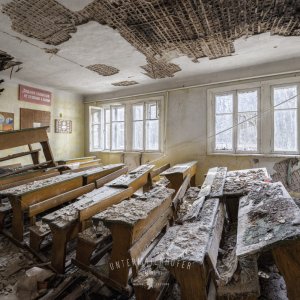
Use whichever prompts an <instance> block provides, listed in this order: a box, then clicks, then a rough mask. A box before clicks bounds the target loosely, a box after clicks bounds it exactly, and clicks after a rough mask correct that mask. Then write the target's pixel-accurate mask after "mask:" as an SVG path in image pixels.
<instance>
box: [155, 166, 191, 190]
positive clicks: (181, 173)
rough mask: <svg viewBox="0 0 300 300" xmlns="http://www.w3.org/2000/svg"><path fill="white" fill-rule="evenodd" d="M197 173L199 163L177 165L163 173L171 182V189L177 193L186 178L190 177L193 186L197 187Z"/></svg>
mask: <svg viewBox="0 0 300 300" xmlns="http://www.w3.org/2000/svg"><path fill="white" fill-rule="evenodd" d="M196 171H197V161H191V162H188V163H183V164H177V165H175V166H173V167H171V168H170V169H168V170H166V171H164V172H162V173H161V175H162V176H165V177H167V178H168V180H170V182H171V184H170V188H172V189H174V190H175V191H176V192H177V191H178V190H179V188H180V187H181V185H182V183H183V181H184V179H185V177H186V176H187V175H190V177H191V185H192V186H195V184H196V182H195V179H196Z"/></svg>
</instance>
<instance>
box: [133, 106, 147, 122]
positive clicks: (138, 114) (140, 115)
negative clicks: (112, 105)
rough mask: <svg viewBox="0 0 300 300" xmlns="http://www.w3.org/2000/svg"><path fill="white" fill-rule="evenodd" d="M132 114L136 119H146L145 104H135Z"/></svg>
mask: <svg viewBox="0 0 300 300" xmlns="http://www.w3.org/2000/svg"><path fill="white" fill-rule="evenodd" d="M132 115H133V120H134V121H137V120H143V119H144V105H143V104H138V105H133V107H132Z"/></svg>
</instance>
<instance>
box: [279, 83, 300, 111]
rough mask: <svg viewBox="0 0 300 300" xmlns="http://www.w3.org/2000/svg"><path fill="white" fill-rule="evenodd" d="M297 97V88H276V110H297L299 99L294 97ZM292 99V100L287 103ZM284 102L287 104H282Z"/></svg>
mask: <svg viewBox="0 0 300 300" xmlns="http://www.w3.org/2000/svg"><path fill="white" fill-rule="evenodd" d="M296 95H297V86H287V87H278V88H274V106H276V107H275V109H284V108H297V97H294V96H296ZM293 97H294V98H293ZM290 98H292V99H291V100H289V101H287V100H288V99H290ZM284 101H287V102H285V103H282V102H284ZM280 103H282V104H280ZM277 105H278V106H277Z"/></svg>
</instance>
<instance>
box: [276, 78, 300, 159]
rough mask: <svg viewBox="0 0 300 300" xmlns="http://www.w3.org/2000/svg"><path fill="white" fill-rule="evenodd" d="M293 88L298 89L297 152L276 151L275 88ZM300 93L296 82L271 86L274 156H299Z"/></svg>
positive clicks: (299, 84)
mask: <svg viewBox="0 0 300 300" xmlns="http://www.w3.org/2000/svg"><path fill="white" fill-rule="evenodd" d="M291 86H296V87H297V94H298V97H297V127H298V128H297V129H298V130H297V150H296V151H275V148H274V131H275V128H274V115H275V108H274V89H275V88H280V87H291ZM299 92H300V83H299V82H298V83H297V82H295V83H292V82H291V83H283V84H276V85H272V86H271V111H272V117H271V119H272V125H271V133H272V138H271V151H272V153H274V154H283V155H297V154H299V150H300V128H299V127H300V126H299V125H300V99H299V98H300V97H299Z"/></svg>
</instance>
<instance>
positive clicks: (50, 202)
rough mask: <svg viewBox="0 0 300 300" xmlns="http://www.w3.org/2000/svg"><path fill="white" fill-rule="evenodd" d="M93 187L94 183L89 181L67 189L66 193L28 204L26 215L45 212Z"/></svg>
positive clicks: (30, 215)
mask: <svg viewBox="0 0 300 300" xmlns="http://www.w3.org/2000/svg"><path fill="white" fill-rule="evenodd" d="M94 188H95V185H94V184H93V183H90V184H89V185H85V186H82V187H79V188H76V189H74V190H71V191H68V192H66V193H63V194H60V195H57V196H55V197H52V198H49V199H46V200H44V201H42V202H40V203H36V204H33V205H30V206H29V208H28V216H29V217H33V216H36V215H37V214H40V213H42V212H45V211H47V210H49V209H50V208H54V207H57V206H59V205H61V204H63V203H65V202H68V201H71V200H74V199H76V198H78V197H80V196H82V195H83V194H86V193H89V192H91V191H92V190H93V189H94Z"/></svg>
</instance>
